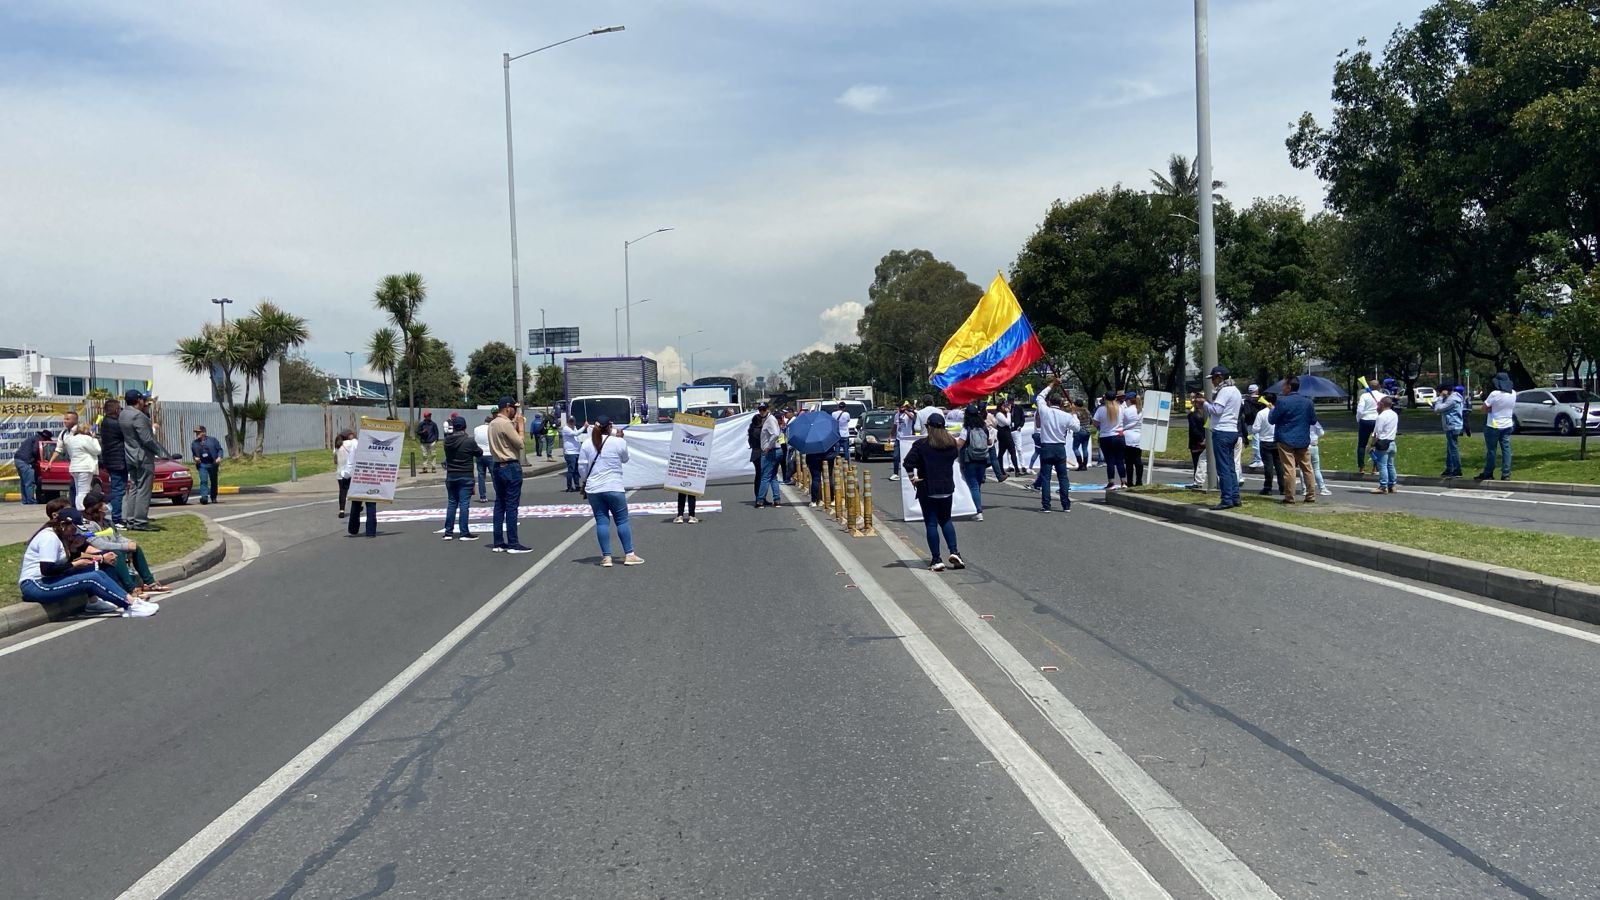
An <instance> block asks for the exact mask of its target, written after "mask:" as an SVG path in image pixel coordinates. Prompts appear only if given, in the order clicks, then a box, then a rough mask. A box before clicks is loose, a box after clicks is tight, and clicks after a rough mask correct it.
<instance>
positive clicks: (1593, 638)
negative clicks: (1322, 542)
mask: <svg viewBox="0 0 1600 900" xmlns="http://www.w3.org/2000/svg"><path fill="white" fill-rule="evenodd" d="M1089 508H1090V509H1094V510H1099V511H1101V512H1108V513H1112V514H1113V515H1118V516H1125V517H1127V518H1130V519H1136V520H1138V521H1140V522H1145V523H1148V524H1151V525H1159V526H1161V527H1162V528H1171V529H1174V530H1177V531H1182V532H1184V533H1186V534H1191V535H1194V536H1195V537H1202V538H1205V539H1206V540H1209V541H1218V542H1220V543H1224V544H1232V545H1233V546H1235V547H1240V548H1243V549H1245V550H1249V551H1250V552H1252V553H1265V554H1267V555H1268V556H1275V557H1277V558H1278V559H1282V560H1287V561H1289V562H1293V563H1299V564H1300V565H1302V566H1309V567H1310V568H1313V569H1321V570H1323V571H1324V572H1334V573H1337V574H1339V575H1344V576H1346V577H1348V578H1355V579H1357V580H1360V581H1366V582H1370V583H1372V584H1377V585H1382V586H1383V587H1386V588H1393V589H1394V590H1397V591H1405V592H1406V593H1408V594H1415V595H1417V596H1418V597H1426V598H1428V599H1429V600H1437V601H1439V602H1440V603H1447V604H1449V605H1451V606H1456V607H1460V608H1461V609H1469V610H1472V611H1473V612H1480V613H1483V614H1484V615H1486V616H1494V617H1495V618H1497V619H1505V620H1507V621H1510V622H1516V623H1518V624H1521V625H1528V626H1531V627H1533V628H1538V629H1540V630H1543V631H1549V632H1552V633H1554V634H1560V635H1565V636H1566V637H1571V638H1577V639H1578V640H1580V641H1588V642H1589V643H1591V644H1600V634H1596V633H1595V632H1592V631H1584V630H1583V629H1580V628H1573V627H1572V626H1570V625H1562V624H1561V623H1559V622H1546V621H1545V620H1543V619H1539V618H1535V617H1533V616H1529V615H1525V614H1523V613H1519V612H1513V611H1511V610H1508V609H1500V608H1498V607H1494V606H1490V605H1488V604H1487V603H1479V602H1478V601H1476V600H1468V599H1466V598H1464V597H1455V596H1452V595H1450V594H1446V593H1443V592H1441V591H1435V590H1431V589H1429V588H1425V587H1418V586H1417V585H1413V584H1406V583H1404V582H1400V581H1396V580H1395V579H1394V578H1393V577H1392V576H1387V575H1373V574H1370V573H1367V572H1362V571H1359V570H1357V569H1351V568H1347V567H1345V566H1341V565H1339V564H1337V563H1331V562H1325V561H1323V560H1321V559H1317V558H1315V557H1311V556H1298V555H1296V554H1293V553H1289V552H1286V551H1283V550H1279V549H1276V548H1274V547H1270V546H1268V545H1266V544H1257V543H1254V542H1252V541H1247V540H1243V539H1240V538H1235V537H1230V536H1228V535H1225V534H1220V533H1218V532H1215V531H1212V530H1211V529H1209V528H1195V527H1193V526H1189V525H1179V524H1178V523H1176V522H1167V521H1164V520H1162V519H1156V518H1151V517H1149V516H1145V515H1141V514H1139V513H1134V512H1129V511H1127V510H1123V509H1112V508H1111V507H1108V506H1098V505H1096V506H1090V507H1089ZM1219 515H1220V513H1219Z"/></svg>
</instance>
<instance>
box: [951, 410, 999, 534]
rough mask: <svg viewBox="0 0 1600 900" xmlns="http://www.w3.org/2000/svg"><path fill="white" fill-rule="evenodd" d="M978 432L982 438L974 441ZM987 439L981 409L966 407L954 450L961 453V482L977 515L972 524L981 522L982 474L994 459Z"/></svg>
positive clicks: (992, 449) (992, 450)
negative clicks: (981, 434) (969, 495)
mask: <svg viewBox="0 0 1600 900" xmlns="http://www.w3.org/2000/svg"><path fill="white" fill-rule="evenodd" d="M978 432H983V437H982V438H977V439H976V440H975V439H974V438H975V436H976V435H977V434H978ZM987 439H988V431H987V426H986V425H985V423H984V415H983V410H982V408H980V407H977V406H969V407H967V409H966V412H964V413H962V416H961V438H960V439H959V440H957V441H956V448H957V449H958V450H960V451H961V456H960V458H961V480H962V481H964V482H966V483H967V490H968V491H970V492H971V493H972V503H973V505H974V506H975V507H977V509H978V514H977V515H976V516H974V517H973V521H974V522H982V521H983V481H984V472H986V471H987V470H988V468H989V466H990V465H991V464H992V461H993V459H994V448H993V447H992V446H990V445H989V443H988V440H987ZM977 445H982V447H983V448H984V449H979V447H978V446H977ZM980 454H981V457H980Z"/></svg>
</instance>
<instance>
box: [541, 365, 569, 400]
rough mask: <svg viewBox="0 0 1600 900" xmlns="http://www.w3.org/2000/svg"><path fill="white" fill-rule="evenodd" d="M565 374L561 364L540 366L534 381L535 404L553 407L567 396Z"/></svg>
mask: <svg viewBox="0 0 1600 900" xmlns="http://www.w3.org/2000/svg"><path fill="white" fill-rule="evenodd" d="M565 377H566V376H565V375H564V374H563V373H562V371H561V367H560V366H550V365H546V366H540V367H539V371H538V373H537V377H536V379H535V380H534V383H533V405H534V406H538V407H541V408H543V407H553V406H555V405H556V404H557V403H560V402H561V399H562V398H563V397H564V396H566V388H565V383H564V380H565Z"/></svg>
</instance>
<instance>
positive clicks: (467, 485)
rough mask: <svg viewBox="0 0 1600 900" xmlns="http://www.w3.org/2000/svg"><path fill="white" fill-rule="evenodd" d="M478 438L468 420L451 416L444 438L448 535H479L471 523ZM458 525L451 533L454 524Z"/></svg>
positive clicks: (449, 537) (451, 537)
mask: <svg viewBox="0 0 1600 900" xmlns="http://www.w3.org/2000/svg"><path fill="white" fill-rule="evenodd" d="M481 455H482V454H481V453H480V452H479V450H478V441H477V440H476V439H475V438H474V437H473V436H472V434H471V432H469V431H467V420H466V419H464V418H462V417H461V416H451V417H450V433H449V434H447V435H445V438H444V490H445V495H446V500H447V503H446V506H445V513H444V539H445V540H447V541H449V540H463V541H475V540H477V539H478V536H477V535H475V534H473V533H472V530H471V528H469V527H468V526H467V519H468V517H469V515H468V514H469V513H470V511H471V509H472V473H473V470H474V469H475V468H476V467H477V464H478V457H479V456H481ZM452 525H454V526H455V529H456V533H455V534H451V533H450V532H451V526H452Z"/></svg>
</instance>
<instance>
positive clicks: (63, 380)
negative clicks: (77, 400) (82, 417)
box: [55, 375, 89, 397]
mask: <svg viewBox="0 0 1600 900" xmlns="http://www.w3.org/2000/svg"><path fill="white" fill-rule="evenodd" d="M55 382H56V389H55V395H56V396H57V397H83V396H86V395H87V394H88V393H89V391H88V387H87V384H86V379H83V378H68V377H66V376H63V375H57V376H55Z"/></svg>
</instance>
